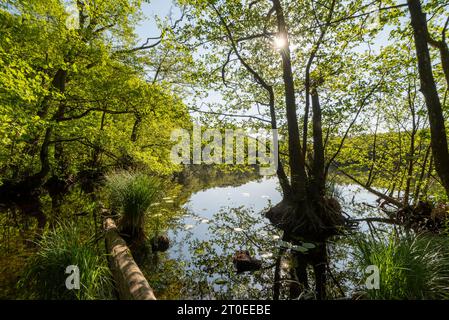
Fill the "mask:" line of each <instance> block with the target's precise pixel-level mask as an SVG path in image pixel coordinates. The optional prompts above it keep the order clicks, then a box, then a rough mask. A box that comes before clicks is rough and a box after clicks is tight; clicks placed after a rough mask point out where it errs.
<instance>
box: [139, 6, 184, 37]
mask: <svg viewBox="0 0 449 320" xmlns="http://www.w3.org/2000/svg"><path fill="white" fill-rule="evenodd" d="M171 9H173V18H174V19H176V18H178V16H179V10H178V9H177V8H176V7H175V6H174V5H173V1H172V0H151V1H150V3H143V4H142V11H143V13H144V15H145V17H146V18H145V19H144V21H142V23H141V24H140V25H139V27H138V28H137V30H136V31H137V34H138V35H139V38H141V39H142V40H143V41H145V40H146V39H147V38H148V37H157V36H159V35H160V31H159V29H158V28H157V26H156V23H155V19H154V16H155V15H157V16H159V17H167V16H169V15H170V10H171Z"/></svg>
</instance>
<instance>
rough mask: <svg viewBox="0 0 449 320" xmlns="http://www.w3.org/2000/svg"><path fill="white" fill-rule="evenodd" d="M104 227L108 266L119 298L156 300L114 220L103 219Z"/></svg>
mask: <svg viewBox="0 0 449 320" xmlns="http://www.w3.org/2000/svg"><path fill="white" fill-rule="evenodd" d="M104 229H105V243H106V250H107V253H108V260H109V268H110V269H111V272H112V275H113V277H114V280H115V286H116V289H117V291H118V294H119V298H120V299H121V300H156V297H155V296H154V293H153V289H152V288H151V287H150V285H149V283H148V281H147V279H145V277H144V275H143V273H142V271H141V270H140V268H139V267H138V265H137V264H136V262H135V261H134V258H133V256H132V255H131V251H130V250H129V248H128V246H127V245H126V242H125V240H123V238H122V237H121V236H120V234H119V232H118V229H117V226H116V225H115V223H114V220H112V219H110V218H107V219H105V221H104Z"/></svg>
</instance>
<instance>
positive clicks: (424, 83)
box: [407, 0, 449, 196]
mask: <svg viewBox="0 0 449 320" xmlns="http://www.w3.org/2000/svg"><path fill="white" fill-rule="evenodd" d="M407 3H408V8H409V10H410V15H411V23H412V27H413V35H414V38H415V47H416V55H417V58H418V70H419V76H420V81H421V91H422V93H423V95H424V98H425V100H426V106H427V112H428V115H429V123H430V133H431V143H432V155H433V159H434V162H435V170H436V171H437V173H438V176H439V177H440V179H441V183H442V185H443V187H444V189H445V190H446V194H447V195H448V196H449V150H448V146H447V137H446V128H445V125H444V117H443V111H442V107H441V102H440V98H439V96H438V90H437V86H436V84H435V79H434V77H433V73H432V63H431V60H430V53H429V48H428V45H427V37H428V33H429V32H428V29H427V21H426V15H425V14H424V13H423V11H422V8H421V2H420V0H407Z"/></svg>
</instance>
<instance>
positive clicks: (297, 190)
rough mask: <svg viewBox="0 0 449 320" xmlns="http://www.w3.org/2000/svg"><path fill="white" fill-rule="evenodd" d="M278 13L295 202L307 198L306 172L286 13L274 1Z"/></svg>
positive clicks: (276, 0) (276, 1)
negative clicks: (284, 44)
mask: <svg viewBox="0 0 449 320" xmlns="http://www.w3.org/2000/svg"><path fill="white" fill-rule="evenodd" d="M273 6H274V10H275V11H276V17H277V25H278V36H280V37H284V38H285V39H286V43H287V44H286V47H285V48H282V49H281V56H282V72H283V79H284V90H285V107H286V111H287V127H288V149H289V156H290V157H289V160H290V171H291V186H292V196H293V198H292V199H293V200H295V201H301V200H305V198H306V179H307V176H306V170H305V163H304V158H303V156H302V152H303V150H301V143H300V135H299V128H298V117H297V114H296V101H295V84H294V81H293V72H292V64H291V58H290V47H289V44H288V31H287V26H286V24H285V20H284V13H283V10H282V6H281V3H280V0H273Z"/></svg>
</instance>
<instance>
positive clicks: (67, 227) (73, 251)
mask: <svg viewBox="0 0 449 320" xmlns="http://www.w3.org/2000/svg"><path fill="white" fill-rule="evenodd" d="M84 234H85V233H84ZM82 235H83V232H82V230H81V229H80V227H79V226H78V225H77V224H76V223H74V222H65V223H59V224H58V225H57V226H56V228H55V229H53V230H50V231H48V232H46V233H44V234H43V236H42V238H41V239H40V240H39V241H38V242H37V252H36V254H35V255H33V256H32V257H31V258H30V260H29V261H28V264H27V266H26V268H25V272H24V274H23V277H22V279H21V281H20V282H19V284H18V286H19V288H20V290H21V291H22V292H23V295H24V297H25V298H29V299H45V300H53V299H58V300H93V299H109V298H113V284H112V280H111V276H110V271H109V268H108V266H107V259H106V256H105V254H104V253H103V251H102V250H97V249H96V246H95V245H94V243H92V241H91V239H89V238H83V236H82ZM101 249H103V248H101ZM68 266H76V267H78V270H79V286H80V288H79V290H77V289H73V290H69V289H68V288H67V286H66V279H67V277H68V276H69V275H70V274H67V273H66V268H67V267H68Z"/></svg>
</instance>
